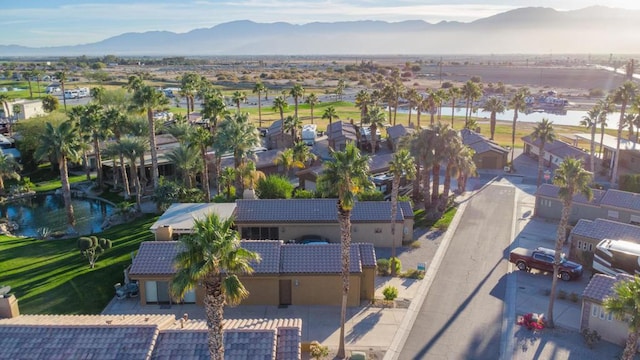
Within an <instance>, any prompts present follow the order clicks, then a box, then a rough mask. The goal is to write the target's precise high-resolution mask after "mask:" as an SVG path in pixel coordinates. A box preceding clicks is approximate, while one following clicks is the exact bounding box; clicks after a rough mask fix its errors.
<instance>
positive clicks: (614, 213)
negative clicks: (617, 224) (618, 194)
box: [607, 210, 619, 219]
mask: <svg viewBox="0 0 640 360" xmlns="http://www.w3.org/2000/svg"><path fill="white" fill-rule="evenodd" d="M607 216H608V217H610V218H613V219H617V218H618V216H619V214H618V212H617V211H614V210H609V211H608V212H607Z"/></svg>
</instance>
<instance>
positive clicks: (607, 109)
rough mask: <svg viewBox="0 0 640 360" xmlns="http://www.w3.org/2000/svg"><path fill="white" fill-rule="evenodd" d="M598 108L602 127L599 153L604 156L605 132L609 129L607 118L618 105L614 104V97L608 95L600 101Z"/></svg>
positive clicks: (597, 104)
mask: <svg viewBox="0 0 640 360" xmlns="http://www.w3.org/2000/svg"><path fill="white" fill-rule="evenodd" d="M596 106H598V107H599V108H600V116H599V117H598V124H599V125H600V149H599V150H598V152H599V153H600V156H602V146H603V143H604V131H605V129H606V128H607V116H608V115H609V114H611V113H612V112H614V111H615V110H616V104H615V103H614V102H613V96H611V95H607V96H606V97H605V98H604V99H602V100H598V102H597V103H596Z"/></svg>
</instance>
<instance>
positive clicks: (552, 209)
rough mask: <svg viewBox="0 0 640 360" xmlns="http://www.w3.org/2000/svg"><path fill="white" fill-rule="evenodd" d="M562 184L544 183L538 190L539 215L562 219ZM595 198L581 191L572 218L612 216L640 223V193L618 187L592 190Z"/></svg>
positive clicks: (622, 220) (614, 218) (574, 204)
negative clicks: (618, 188) (560, 194)
mask: <svg viewBox="0 0 640 360" xmlns="http://www.w3.org/2000/svg"><path fill="white" fill-rule="evenodd" d="M559 189H560V188H559V187H557V186H555V185H551V184H543V185H541V186H540V187H539V188H538V190H537V191H536V194H535V195H536V206H535V215H536V216H540V217H544V218H548V219H554V220H559V219H560V215H561V212H562V202H561V200H560V199H559V198H558V191H559ZM592 191H593V199H592V200H591V201H587V199H586V198H585V197H584V196H582V195H581V194H578V195H576V196H574V197H573V208H572V211H571V216H570V218H569V221H570V222H571V223H575V222H577V221H578V220H579V219H588V220H595V219H597V218H602V219H609V220H613V221H617V222H621V223H628V224H636V225H640V194H636V193H632V192H629V191H622V190H616V189H608V190H606V191H605V190H598V189H592Z"/></svg>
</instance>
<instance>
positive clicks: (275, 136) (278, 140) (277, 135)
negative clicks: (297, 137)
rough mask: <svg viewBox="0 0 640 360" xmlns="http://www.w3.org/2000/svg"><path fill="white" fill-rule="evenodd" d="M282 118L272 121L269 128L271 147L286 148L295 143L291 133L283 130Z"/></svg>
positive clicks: (268, 140)
mask: <svg viewBox="0 0 640 360" xmlns="http://www.w3.org/2000/svg"><path fill="white" fill-rule="evenodd" d="M282 125H283V121H282V120H276V121H274V122H272V123H271V126H269V129H268V130H267V136H266V138H267V139H266V140H267V147H268V148H269V149H285V148H287V147H291V146H292V145H293V138H292V137H291V133H289V132H282Z"/></svg>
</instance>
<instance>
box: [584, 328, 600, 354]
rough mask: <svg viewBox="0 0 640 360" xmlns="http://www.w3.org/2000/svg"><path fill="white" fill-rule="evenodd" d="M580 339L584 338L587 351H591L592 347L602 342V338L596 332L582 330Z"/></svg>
mask: <svg viewBox="0 0 640 360" xmlns="http://www.w3.org/2000/svg"><path fill="white" fill-rule="evenodd" d="M582 337H583V338H584V342H585V343H587V346H588V347H589V349H593V347H594V346H595V345H596V344H597V343H598V342H599V341H600V340H602V337H601V336H600V334H598V332H597V331H595V330H589V329H584V330H582Z"/></svg>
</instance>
